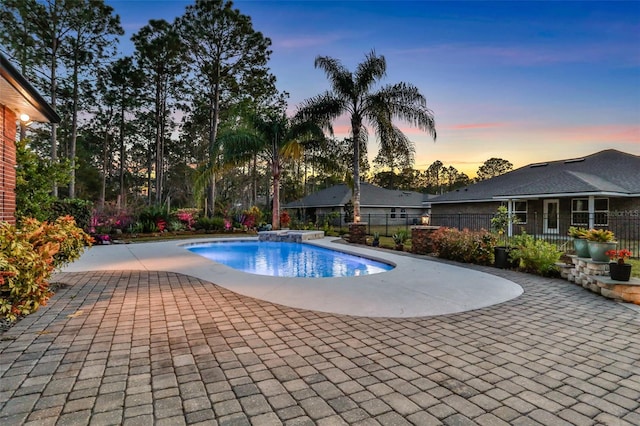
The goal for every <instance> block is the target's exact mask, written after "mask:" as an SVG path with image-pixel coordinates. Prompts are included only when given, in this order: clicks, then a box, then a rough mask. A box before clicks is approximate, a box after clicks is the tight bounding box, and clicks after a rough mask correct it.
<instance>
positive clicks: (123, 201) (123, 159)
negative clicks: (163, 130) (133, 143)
mask: <svg viewBox="0 0 640 426" xmlns="http://www.w3.org/2000/svg"><path fill="white" fill-rule="evenodd" d="M125 96H126V85H123V86H122V91H121V96H120V102H121V104H120V202H121V206H122V208H124V207H126V205H127V197H126V195H127V191H126V190H125V188H124V168H125V163H126V157H125V156H126V152H125V149H124V128H125V126H124V109H125V108H124V99H125Z"/></svg>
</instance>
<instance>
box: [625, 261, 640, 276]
mask: <svg viewBox="0 0 640 426" xmlns="http://www.w3.org/2000/svg"><path fill="white" fill-rule="evenodd" d="M625 263H629V264H631V265H633V267H632V268H631V276H632V277H636V278H640V259H627V260H625Z"/></svg>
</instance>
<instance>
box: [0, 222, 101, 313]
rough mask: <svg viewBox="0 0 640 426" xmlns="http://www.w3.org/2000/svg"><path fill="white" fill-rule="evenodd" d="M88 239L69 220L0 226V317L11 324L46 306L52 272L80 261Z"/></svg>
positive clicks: (89, 240)
mask: <svg viewBox="0 0 640 426" xmlns="http://www.w3.org/2000/svg"><path fill="white" fill-rule="evenodd" d="M90 244H91V237H89V235H87V234H86V233H85V232H84V231H83V230H82V229H80V228H78V227H77V226H76V224H75V221H74V219H73V218H72V217H70V216H63V217H60V218H58V219H57V220H56V221H55V222H53V223H49V222H39V221H38V220H36V219H24V220H23V221H22V224H21V226H20V227H16V226H15V225H10V224H8V223H6V222H5V223H2V224H0V317H2V318H7V319H9V320H11V321H15V320H16V319H17V318H18V317H19V316H22V315H28V314H30V313H32V312H35V311H36V310H37V309H38V308H39V307H40V306H41V305H44V304H46V302H47V300H48V299H49V297H51V292H50V290H49V283H48V281H47V280H48V279H49V277H50V276H51V274H52V273H53V271H54V270H55V269H58V268H60V267H62V266H64V265H65V264H67V263H69V262H72V261H74V260H76V259H77V258H79V257H80V255H81V254H82V252H83V251H84V248H85V247H86V246H88V245H90Z"/></svg>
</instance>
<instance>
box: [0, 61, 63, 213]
mask: <svg viewBox="0 0 640 426" xmlns="http://www.w3.org/2000/svg"><path fill="white" fill-rule="evenodd" d="M18 119H20V120H21V121H22V125H21V127H22V128H24V126H25V125H26V124H27V123H28V122H31V121H37V122H41V123H58V122H60V117H59V116H58V114H56V112H55V111H54V110H53V108H51V106H50V105H49V104H48V103H47V102H46V101H45V100H44V99H43V98H42V96H40V94H38V92H37V91H36V90H35V89H34V88H33V86H31V84H29V82H28V81H27V80H26V79H25V78H24V77H23V76H22V75H21V74H20V73H19V72H18V71H17V70H16V69H15V68H14V67H13V66H12V65H11V64H10V63H9V61H8V60H7V59H6V58H5V57H4V56H2V55H1V54H0V221H7V222H10V223H15V211H16V194H15V188H16V145H15V141H16V130H17V122H18Z"/></svg>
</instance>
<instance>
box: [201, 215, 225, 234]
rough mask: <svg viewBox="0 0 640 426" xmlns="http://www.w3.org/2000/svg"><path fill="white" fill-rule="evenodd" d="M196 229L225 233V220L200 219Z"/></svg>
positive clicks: (215, 217) (218, 218) (213, 218)
mask: <svg viewBox="0 0 640 426" xmlns="http://www.w3.org/2000/svg"><path fill="white" fill-rule="evenodd" d="M195 228H196V229H200V230H204V231H223V230H224V229H225V220H224V219H223V218H221V217H218V216H214V217H200V218H198V220H197V222H196V223H195Z"/></svg>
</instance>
